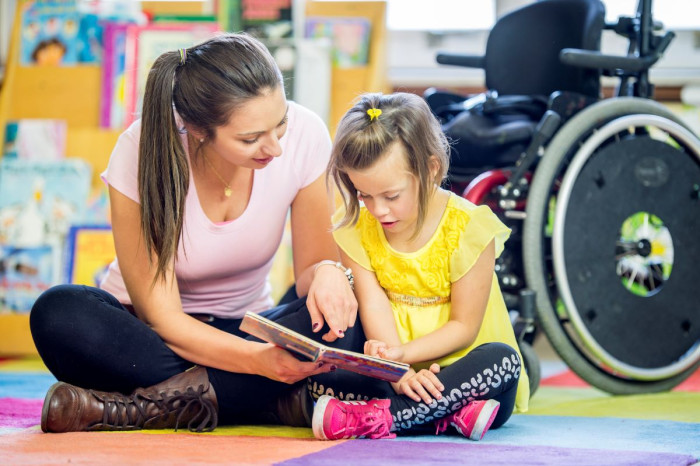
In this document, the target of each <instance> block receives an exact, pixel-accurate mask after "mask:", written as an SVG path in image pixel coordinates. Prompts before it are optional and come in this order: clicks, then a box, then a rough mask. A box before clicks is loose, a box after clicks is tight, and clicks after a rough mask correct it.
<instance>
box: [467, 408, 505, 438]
mask: <svg viewBox="0 0 700 466" xmlns="http://www.w3.org/2000/svg"><path fill="white" fill-rule="evenodd" d="M499 406H500V403H499V402H498V401H496V400H487V401H486V403H484V407H483V408H481V412H480V413H479V417H477V418H476V422H475V423H474V428H473V429H472V431H471V434H469V439H470V440H481V438H482V437H483V436H484V434H485V433H486V431H487V430H488V428H489V427H491V424H490V423H489V420H490V419H491V415H492V414H493V412H494V411H495V410H497V409H498V407H499Z"/></svg>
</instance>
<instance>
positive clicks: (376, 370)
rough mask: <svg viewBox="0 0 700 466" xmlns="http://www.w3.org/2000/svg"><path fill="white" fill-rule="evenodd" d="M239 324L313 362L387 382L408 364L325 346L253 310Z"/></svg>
mask: <svg viewBox="0 0 700 466" xmlns="http://www.w3.org/2000/svg"><path fill="white" fill-rule="evenodd" d="M240 328H241V330H243V331H244V332H247V333H249V334H251V335H253V336H255V337H258V338H260V339H262V340H265V341H267V342H269V343H273V344H275V345H277V346H279V347H281V348H284V349H286V350H288V351H291V352H292V353H295V354H298V355H300V356H302V357H305V358H307V359H309V360H311V361H312V362H316V361H323V362H324V363H326V364H332V365H335V366H337V367H338V368H339V369H345V370H348V371H352V372H356V373H358V374H362V375H366V376H369V377H375V378H377V379H382V380H386V381H387V382H397V381H398V380H399V379H401V377H402V376H403V375H404V374H405V373H406V372H407V371H408V370H409V369H410V368H411V366H410V365H408V364H404V363H401V362H396V361H389V360H387V359H381V358H375V357H373V356H367V355H366V354H362V353H356V352H353V351H347V350H341V349H336V348H332V347H330V346H326V345H324V344H322V343H318V342H317V341H314V340H312V339H310V338H307V337H305V336H304V335H301V334H300V333H297V332H295V331H293V330H290V329H288V328H287V327H285V326H283V325H280V324H278V323H276V322H274V321H272V320H270V319H266V318H265V317H262V316H260V315H258V314H254V313H252V312H246V315H245V317H244V318H243V322H242V323H241V327H240Z"/></svg>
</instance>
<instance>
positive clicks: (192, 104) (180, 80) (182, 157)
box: [138, 34, 283, 284]
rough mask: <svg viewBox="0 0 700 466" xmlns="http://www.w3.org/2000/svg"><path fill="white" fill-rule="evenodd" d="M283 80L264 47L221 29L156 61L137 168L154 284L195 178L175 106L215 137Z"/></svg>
mask: <svg viewBox="0 0 700 466" xmlns="http://www.w3.org/2000/svg"><path fill="white" fill-rule="evenodd" d="M181 57H184V62H183V60H182V58H181ZM282 79H283V78H282V74H281V73H280V71H279V68H278V67H277V65H276V64H275V61H274V59H273V58H272V56H271V55H270V53H269V52H268V50H267V49H266V48H265V46H264V45H262V44H261V43H260V42H259V41H258V40H256V39H254V38H252V37H250V36H248V35H245V34H222V35H219V36H216V37H214V38H212V39H210V40H207V41H205V42H203V43H201V44H199V45H196V46H194V47H191V48H189V49H187V50H186V53H184V54H181V52H180V51H170V52H166V53H164V54H162V55H161V56H159V57H158V58H157V59H156V61H155V62H154V64H153V67H152V68H151V70H150V72H149V74H148V79H147V81H146V89H145V93H144V98H143V110H142V114H141V139H140V142H139V170H138V181H139V197H140V202H141V205H140V210H141V230H142V233H143V239H144V246H145V248H146V250H147V251H150V252H151V258H152V259H153V256H155V257H156V258H157V262H156V274H155V276H154V281H153V284H155V283H156V281H158V280H159V279H165V273H166V269H167V267H168V265H169V264H170V262H171V260H175V257H176V256H177V250H178V244H179V242H180V238H181V236H182V229H183V221H184V211H185V199H186V197H187V189H188V186H189V182H190V170H189V162H188V158H187V154H186V152H185V148H184V146H183V144H182V140H181V139H180V138H181V134H182V132H183V131H184V128H180V127H178V123H177V121H176V117H175V111H177V113H178V114H179V115H180V117H181V118H182V121H183V122H184V123H185V125H186V126H187V127H189V128H193V129H196V130H197V131H199V132H201V133H202V134H205V135H206V137H207V138H213V137H214V136H215V130H216V128H217V127H220V126H223V125H225V124H226V123H227V122H228V121H229V119H230V117H231V115H232V113H233V112H234V111H236V109H237V108H238V107H240V106H241V105H242V104H244V103H245V102H247V101H248V100H250V99H252V98H254V97H257V96H260V95H262V94H263V93H264V92H265V91H267V90H269V89H275V88H276V87H277V86H282V85H283V80H282Z"/></svg>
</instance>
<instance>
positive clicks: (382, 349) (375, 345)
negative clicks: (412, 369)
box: [364, 340, 404, 362]
mask: <svg viewBox="0 0 700 466" xmlns="http://www.w3.org/2000/svg"><path fill="white" fill-rule="evenodd" d="M364 353H365V354H366V355H368V356H374V357H377V358H383V359H389V360H391V361H398V362H403V357H404V351H403V348H402V347H401V346H389V345H387V344H386V343H384V342H383V341H379V340H367V341H366V342H365V349H364Z"/></svg>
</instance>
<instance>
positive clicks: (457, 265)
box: [450, 196, 510, 283]
mask: <svg viewBox="0 0 700 466" xmlns="http://www.w3.org/2000/svg"><path fill="white" fill-rule="evenodd" d="M453 199H455V200H456V204H457V205H456V207H457V209H459V210H461V211H462V213H463V214H465V215H466V224H465V226H464V231H462V233H461V235H460V238H459V245H458V247H457V248H455V250H454V251H453V253H452V257H451V260H450V281H452V282H453V283H454V282H456V281H457V280H459V279H460V278H462V277H463V276H464V275H465V274H466V273H467V272H468V271H469V270H470V269H471V268H472V266H473V265H474V263H475V262H476V260H477V258H478V257H479V255H481V253H482V252H483V251H484V249H485V248H486V246H488V244H489V243H490V242H491V240H494V242H495V246H496V257H498V256H500V255H501V253H502V252H503V247H504V244H505V242H506V240H507V239H508V237H509V236H510V228H508V227H507V226H505V225H504V224H503V222H501V220H500V219H499V218H498V216H496V214H494V213H493V211H492V210H491V209H490V208H489V207H488V206H485V205H480V206H476V205H474V204H472V203H471V202H469V201H467V200H466V199H464V198H461V197H459V196H453Z"/></svg>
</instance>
